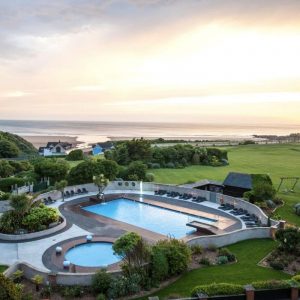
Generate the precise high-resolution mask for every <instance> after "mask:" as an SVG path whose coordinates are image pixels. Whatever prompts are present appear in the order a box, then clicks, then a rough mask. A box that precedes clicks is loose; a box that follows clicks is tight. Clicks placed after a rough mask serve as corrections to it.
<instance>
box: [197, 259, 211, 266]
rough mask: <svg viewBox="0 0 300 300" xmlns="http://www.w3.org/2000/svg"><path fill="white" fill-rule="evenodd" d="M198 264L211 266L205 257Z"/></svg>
mask: <svg viewBox="0 0 300 300" xmlns="http://www.w3.org/2000/svg"><path fill="white" fill-rule="evenodd" d="M199 264H200V265H204V266H210V265H211V262H210V260H209V259H208V258H207V257H202V258H201V259H200V260H199Z"/></svg>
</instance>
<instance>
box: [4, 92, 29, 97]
mask: <svg viewBox="0 0 300 300" xmlns="http://www.w3.org/2000/svg"><path fill="white" fill-rule="evenodd" d="M33 95H34V93H32V92H25V91H10V92H5V93H2V94H0V97H2V98H22V97H27V96H33Z"/></svg>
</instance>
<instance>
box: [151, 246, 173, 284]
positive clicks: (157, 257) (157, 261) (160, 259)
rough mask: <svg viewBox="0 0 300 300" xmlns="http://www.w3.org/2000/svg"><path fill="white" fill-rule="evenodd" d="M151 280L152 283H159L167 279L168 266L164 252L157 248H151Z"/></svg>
mask: <svg viewBox="0 0 300 300" xmlns="http://www.w3.org/2000/svg"><path fill="white" fill-rule="evenodd" d="M150 274H151V279H152V281H153V282H154V283H159V282H160V281H162V280H163V279H165V278H167V277H168V274H169V264H168V259H167V257H166V254H165V252H164V251H163V250H162V249H161V248H160V247H157V246H155V245H154V246H153V247H152V253H151V263H150Z"/></svg>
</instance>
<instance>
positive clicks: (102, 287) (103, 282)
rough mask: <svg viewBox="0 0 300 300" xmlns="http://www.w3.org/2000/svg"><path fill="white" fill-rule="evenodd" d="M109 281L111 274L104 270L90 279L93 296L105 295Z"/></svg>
mask: <svg viewBox="0 0 300 300" xmlns="http://www.w3.org/2000/svg"><path fill="white" fill-rule="evenodd" d="M110 281H111V274H109V273H107V272H106V270H100V271H98V272H96V273H95V275H94V276H93V278H92V290H93V292H94V293H95V294H99V293H101V294H106V293H107V291H108V289H109V285H110Z"/></svg>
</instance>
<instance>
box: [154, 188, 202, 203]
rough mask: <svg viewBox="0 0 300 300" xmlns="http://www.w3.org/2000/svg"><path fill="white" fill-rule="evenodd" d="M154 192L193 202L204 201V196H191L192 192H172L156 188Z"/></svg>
mask: <svg viewBox="0 0 300 300" xmlns="http://www.w3.org/2000/svg"><path fill="white" fill-rule="evenodd" d="M154 194H155V195H158V196H167V197H171V198H177V197H178V199H181V200H192V201H193V202H197V203H200V202H203V201H206V198H204V197H201V196H198V197H196V196H193V195H192V194H187V193H184V194H181V193H179V192H174V191H171V192H168V191H165V190H157V191H155V192H154Z"/></svg>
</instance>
